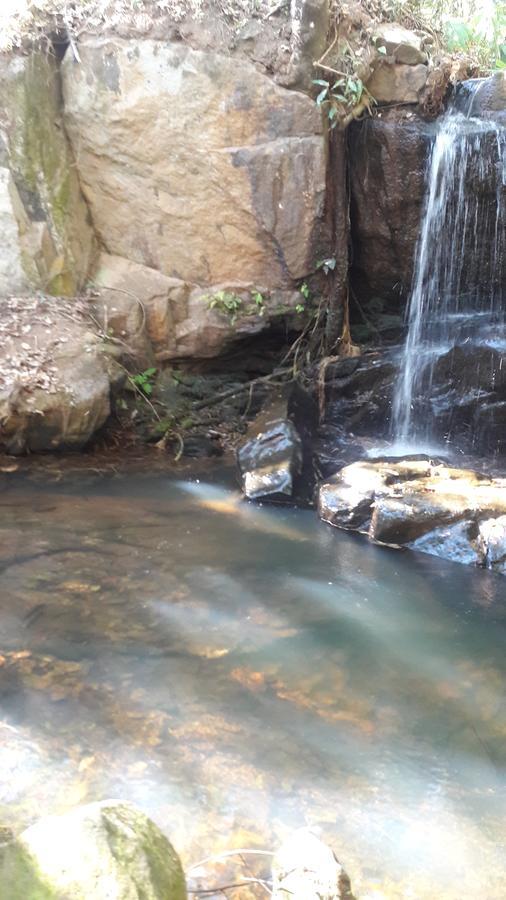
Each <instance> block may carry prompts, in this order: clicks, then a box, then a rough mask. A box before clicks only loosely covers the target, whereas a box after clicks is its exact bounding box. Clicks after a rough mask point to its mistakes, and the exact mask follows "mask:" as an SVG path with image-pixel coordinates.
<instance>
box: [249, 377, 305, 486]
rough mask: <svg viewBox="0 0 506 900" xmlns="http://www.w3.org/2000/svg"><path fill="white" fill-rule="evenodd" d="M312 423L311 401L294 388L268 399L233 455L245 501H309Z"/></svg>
mask: <svg viewBox="0 0 506 900" xmlns="http://www.w3.org/2000/svg"><path fill="white" fill-rule="evenodd" d="M316 421H317V419H316V407H315V404H314V402H313V400H312V399H311V398H310V397H309V395H308V394H307V393H306V392H305V391H304V390H303V389H302V388H300V387H299V386H297V385H294V386H290V387H288V388H286V389H284V390H282V391H280V392H278V393H277V394H276V395H275V396H274V397H273V398H272V399H271V401H270V403H269V404H268V406H267V407H266V408H265V409H264V410H262V412H261V413H260V414H259V415H258V416H257V418H256V419H255V420H254V421H253V423H252V425H251V426H250V428H249V429H248V440H247V441H246V443H245V444H243V445H242V446H241V447H240V448H239V450H238V451H237V462H238V464H239V470H240V474H241V481H242V489H243V492H244V494H245V496H246V497H248V498H249V499H250V500H256V499H258V498H260V497H270V498H276V497H283V496H284V497H293V498H295V497H297V498H304V499H306V500H308V499H309V498H310V494H311V491H312V481H313V477H314V476H313V463H312V452H311V447H310V442H311V438H312V436H313V434H314V431H315V428H316Z"/></svg>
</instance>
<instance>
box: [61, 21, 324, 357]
mask: <svg viewBox="0 0 506 900" xmlns="http://www.w3.org/2000/svg"><path fill="white" fill-rule="evenodd" d="M79 53H80V57H81V64H79V65H78V64H76V62H75V60H74V59H73V57H72V54H71V53H67V55H66V57H65V59H64V61H63V65H62V81H63V93H64V101H65V116H66V127H67V131H68V134H69V136H70V139H71V142H72V145H73V147H74V149H75V152H76V155H77V156H78V159H79V174H80V178H81V183H82V188H83V191H84V194H85V196H86V199H87V201H88V203H89V207H90V210H91V213H92V217H93V222H94V226H95V229H96V231H97V234H98V237H99V239H100V242H101V244H102V245H103V246H104V248H105V249H106V250H107V252H108V254H110V255H112V256H113V257H116V258H118V257H121V258H123V259H125V260H129V261H130V262H131V263H135V264H137V265H139V266H143V267H145V268H147V269H149V270H151V271H152V272H159V273H161V274H162V275H163V276H164V277H166V278H168V279H173V282H172V288H171V291H172V294H171V297H172V299H171V302H170V305H171V309H172V317H173V323H174V333H173V334H172V336H171V337H170V338H168V341H167V346H166V348H165V349H166V352H167V355H168V356H170V355H171V354H172V355H179V356H210V355H213V354H217V353H219V352H220V350H221V349H222V347H223V345H224V343H226V340H227V338H229V337H230V334H231V329H230V324H231V323H230V322H227V321H226V320H225V319H224V318H223V316H221V317H220V316H219V314H218V312H216V309H215V315H213V316H210V315H209V310H208V309H207V308H206V305H205V303H203V302H202V299H201V298H202V297H203V296H205V297H210V298H212V297H213V296H215V295H216V294H217V293H218V294H219V293H220V292H221V291H223V290H226V291H229V292H235V293H236V294H239V295H240V292H241V290H244V289H247V290H248V292H251V291H259V292H260V293H261V294H262V295H264V294H265V295H266V296H267V298H269V297H270V296H271V294H273V293H274V295H275V297H274V306H275V307H276V309H277V310H283V308H287V307H288V309H289V310H292V309H293V306H294V299H293V298H294V290H295V289H296V287H297V286H298V283H299V280H300V279H302V278H304V277H305V276H306V275H307V273H308V272H311V271H313V270H314V267H315V262H316V254H317V248H318V247H319V245H320V241H321V235H322V229H323V227H324V226H323V221H324V215H323V213H324V199H325V171H326V157H325V146H324V136H323V132H322V121H321V115H320V112H319V110H318V109H317V107H316V105H315V103H314V102H313V101H312V100H311V99H310V98H309V97H307V96H305V95H304V94H302V93H298V92H297V91H289V90H286V89H284V88H282V87H280V86H278V85H276V84H275V83H274V82H273V81H272V80H271V79H269V78H268V77H267V76H265V75H263V74H261V73H260V72H259V71H258V70H257V69H256V68H255V67H254V65H253V64H252V63H250V62H249V61H246V60H244V59H242V60H241V62H240V64H239V63H238V61H237V59H233V58H231V57H229V56H226V55H220V54H219V53H217V52H214V51H211V50H209V51H206V52H204V51H200V50H193V49H191V48H190V47H188V46H187V45H185V44H184V43H181V42H179V43H170V42H162V41H156V40H132V41H128V40H121V39H119V38H115V39H112V38H111V39H105V38H103V39H100V38H88V39H87V40H84V41H82V42H81V43H80V47H79ZM109 264H110V261H109ZM153 277H154V276H153ZM175 281H177V285H178V286H179V288H180V289H181V290H180V292H179V294H178V296H177V298H176V295H175V291H176V287H177V285H176V284H175V283H174V282H175ZM190 286H191V290H190V289H189V288H190ZM266 307H267V308H266V310H265V313H264V315H263V316H256V317H253V316H248V318H247V320H246V322H245V323H242V322H241V317H240V316H237V317H236V319H237V321H236V322H234V323H233V324H234V328H235V330H236V331H237V330H238V329H239V330H241V328H242V327H243V325H244V332H245V333H248V332H251V328H252V327H253V330H254V331H255V330H256V331H258V330H261V329H263V328H266V327H267V326H268V325H269V322H270V312H269V304H268V303H266ZM148 321H149V316H148ZM225 326H226V327H225ZM218 331H220V332H221V334H217V332H218ZM206 348H207V352H204V351H205V349H206ZM157 352H163V349H162V348H161V347H160V346H159V347H158V348H157Z"/></svg>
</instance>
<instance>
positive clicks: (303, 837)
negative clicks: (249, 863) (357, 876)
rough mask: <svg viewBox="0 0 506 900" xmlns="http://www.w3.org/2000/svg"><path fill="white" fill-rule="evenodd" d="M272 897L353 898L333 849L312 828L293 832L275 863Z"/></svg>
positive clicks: (303, 899)
mask: <svg viewBox="0 0 506 900" xmlns="http://www.w3.org/2000/svg"><path fill="white" fill-rule="evenodd" d="M272 900H354V897H353V894H352V890H351V882H350V879H349V877H348V875H347V874H346V872H345V871H344V869H343V867H342V865H341V864H340V862H339V861H338V859H337V858H336V856H335V855H334V853H333V851H332V850H331V849H330V847H328V846H327V845H326V844H324V843H323V842H322V841H320V840H319V839H318V838H317V837H316V836H315V835H314V834H313V833H312V832H311V831H310V830H309V829H307V828H301V829H299V830H298V831H296V832H294V834H292V835H291V837H290V838H288V840H287V841H285V843H284V844H283V846H282V847H281V849H280V850H278V852H277V853H276V855H275V857H274V860H273V863H272Z"/></svg>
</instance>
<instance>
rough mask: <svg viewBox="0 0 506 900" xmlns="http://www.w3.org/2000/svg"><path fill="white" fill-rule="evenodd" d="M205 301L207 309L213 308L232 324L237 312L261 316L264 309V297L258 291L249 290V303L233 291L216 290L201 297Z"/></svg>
mask: <svg viewBox="0 0 506 900" xmlns="http://www.w3.org/2000/svg"><path fill="white" fill-rule="evenodd" d="M203 299H204V300H205V301H206V302H207V308H208V309H215V310H217V311H218V312H220V313H222V315H224V316H227V318H229V319H230V322H231V324H232V325H233V324H234V322H235V321H236V319H237V316H238V315H239V313H243V314H244V315H257V316H263V315H264V313H265V310H266V305H265V297H264V295H263V294H261V293H260V291H257V290H253V291H251V300H252V302H251V303H248V302H247V301H244V300H243V298H242V297H239V295H238V294H234V293H233V291H216V293H215V294H211V295H210V296H206V297H204V298H203Z"/></svg>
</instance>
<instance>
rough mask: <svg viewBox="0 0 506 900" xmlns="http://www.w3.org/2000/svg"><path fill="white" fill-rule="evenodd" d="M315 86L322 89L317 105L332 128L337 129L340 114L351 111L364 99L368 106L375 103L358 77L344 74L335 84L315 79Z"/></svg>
mask: <svg viewBox="0 0 506 900" xmlns="http://www.w3.org/2000/svg"><path fill="white" fill-rule="evenodd" d="M313 84H316V85H317V86H318V87H320V88H321V90H320V92H319V94H318V96H317V98H316V105H317V106H319V107H321V108H322V109H323V110H324V111H325V112H326V115H327V118H328V120H329V123H330V127H331V128H335V127H336V125H337V123H338V121H339V113H340V112H349V111H351V110H352V109H354V108H355V107H356V106H358V105H359V103H360V102H361V100H363V99H364V100H366V105H367V106H370V105H371V104H372V103H374V99H373V97H371V95H370V93H369V91H368V90H367V88H366V87H365V85H364V83H363V81H362V79H361V78H359V77H358V75H346V74H343V76H342V77H340V78H337V80H336V81H334V82H330V81H326V80H325V79H323V78H315V79H314V80H313Z"/></svg>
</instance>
